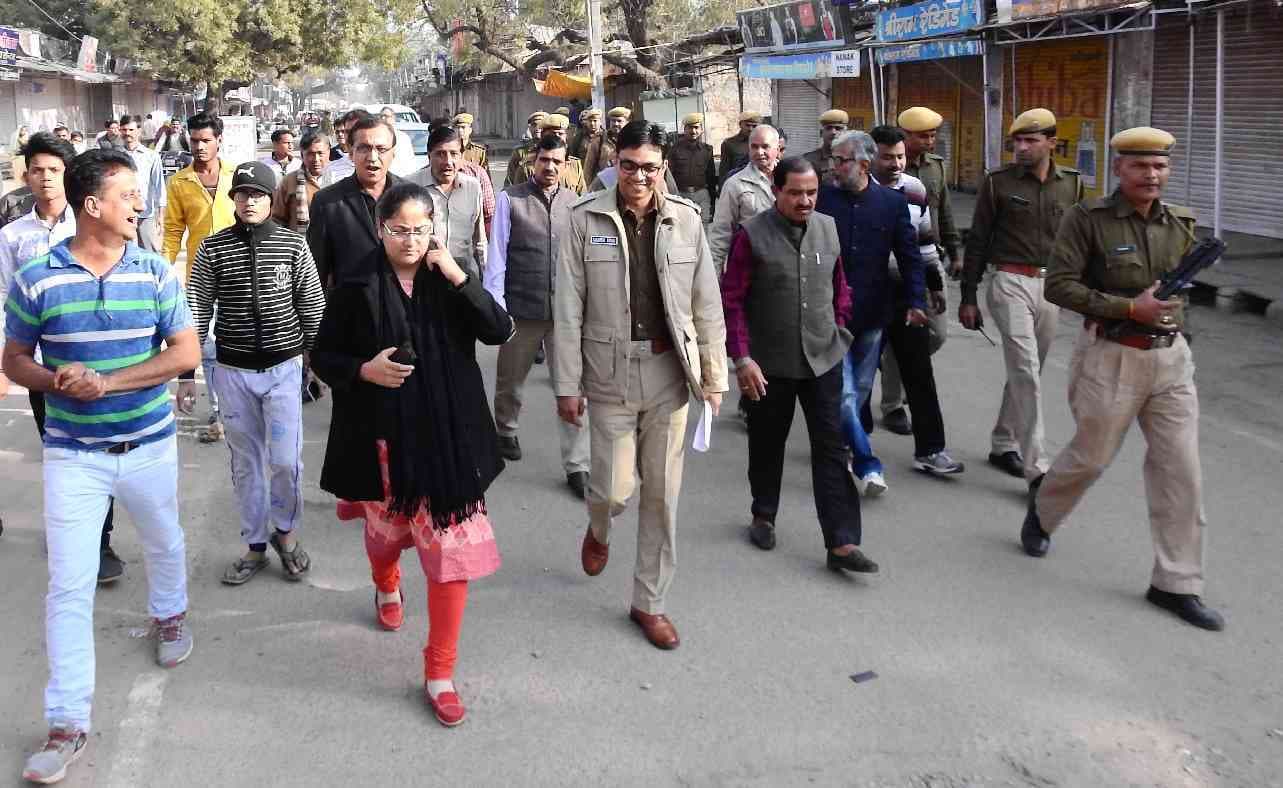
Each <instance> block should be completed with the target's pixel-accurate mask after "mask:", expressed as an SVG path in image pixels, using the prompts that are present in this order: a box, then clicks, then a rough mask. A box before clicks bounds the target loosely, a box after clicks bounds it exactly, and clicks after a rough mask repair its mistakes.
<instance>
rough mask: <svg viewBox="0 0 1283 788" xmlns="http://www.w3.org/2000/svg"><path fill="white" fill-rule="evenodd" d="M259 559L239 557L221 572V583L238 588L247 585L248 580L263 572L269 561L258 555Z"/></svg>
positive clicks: (263, 555) (264, 556) (265, 557)
mask: <svg viewBox="0 0 1283 788" xmlns="http://www.w3.org/2000/svg"><path fill="white" fill-rule="evenodd" d="M260 555H261V556H262V557H261V558H250V557H249V556H241V557H240V558H237V559H236V560H235V561H233V562H232V563H231V565H230V566H228V567H227V569H225V570H223V583H224V584H225V585H229V586H239V585H243V584H244V583H248V582H249V581H250V578H252V577H253V576H254V575H256V574H258V573H259V572H261V571H263V568H264V567H266V566H267V565H268V564H270V563H271V561H270V560H269V559H268V557H267V556H266V555H265V554H260Z"/></svg>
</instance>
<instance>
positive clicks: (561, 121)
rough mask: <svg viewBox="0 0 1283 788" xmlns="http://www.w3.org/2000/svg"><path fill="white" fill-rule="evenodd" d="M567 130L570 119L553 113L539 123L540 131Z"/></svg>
mask: <svg viewBox="0 0 1283 788" xmlns="http://www.w3.org/2000/svg"><path fill="white" fill-rule="evenodd" d="M568 128H570V118H568V117H566V116H565V115H562V114H560V113H553V114H552V115H549V116H548V117H546V118H544V119H543V120H542V121H541V122H540V123H539V130H540V131H547V130H548V129H568Z"/></svg>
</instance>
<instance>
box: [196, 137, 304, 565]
mask: <svg viewBox="0 0 1283 788" xmlns="http://www.w3.org/2000/svg"><path fill="white" fill-rule="evenodd" d="M275 188H276V174H275V173H274V172H273V171H272V169H271V168H270V167H269V166H268V165H266V164H264V163H263V162H261V161H250V162H246V163H244V164H242V165H240V166H239V167H237V168H236V170H235V174H234V175H233V176H232V187H231V189H230V193H229V196H230V197H231V199H232V203H233V204H234V205H235V208H236V223H235V224H233V225H232V226H231V227H228V228H227V229H225V230H221V231H219V232H217V233H214V234H213V235H211V236H210V237H208V238H206V239H205V240H204V241H202V242H201V245H200V247H199V248H198V249H197V250H196V262H195V264H194V265H193V266H192V277H191V281H190V282H189V283H188V285H187V293H188V298H189V299H190V301H191V308H192V317H193V319H194V320H195V323H196V333H197V335H198V336H199V337H200V338H201V341H202V342H203V341H204V340H205V335H206V334H207V333H208V331H209V321H210V317H211V316H212V315H213V314H214V307H215V305H217V307H218V337H217V338H216V340H215V345H216V348H217V353H218V364H217V365H215V366H214V367H213V368H212V373H213V378H212V380H211V385H213V386H214V388H215V390H217V392H218V395H219V403H220V407H221V408H222V412H223V424H224V427H225V429H226V431H227V448H228V449H230V450H231V453H232V489H233V490H234V491H235V493H236V498H237V502H238V504H239V506H240V514H241V538H242V540H243V541H244V542H245V544H246V545H248V551H247V552H246V553H245V554H244V555H243V556H240V557H238V558H236V559H235V560H234V561H232V563H231V564H230V565H229V566H228V567H227V569H226V570H225V571H224V572H223V582H224V583H226V584H227V585H241V584H242V583H245V582H247V581H248V580H249V579H250V578H252V577H253V576H254V575H256V574H258V573H259V572H260V571H261V570H262V569H263V568H264V567H266V566H267V564H268V558H267V546H268V544H271V546H272V547H273V548H274V549H275V550H276V552H277V554H278V555H279V557H280V559H281V565H282V568H283V570H284V574H285V577H286V579H288V580H301V579H302V576H303V573H304V572H306V571H307V570H308V568H309V566H310V564H311V562H310V560H309V559H308V555H307V553H305V552H303V548H302V547H301V546H299V544H298V541H297V537H296V532H297V528H298V525H299V524H300V520H301V519H302V516H303V440H302V434H303V400H302V398H301V397H300V396H299V391H300V390H301V389H302V386H303V358H302V357H303V352H304V351H305V350H307V349H308V348H310V347H311V346H312V342H313V341H315V339H316V332H317V330H318V329H319V328H320V326H321V314H322V313H323V312H324V311H325V293H324V291H323V290H322V289H321V280H320V277H319V276H318V275H317V272H316V264H315V263H313V262H312V253H311V251H310V250H309V249H308V247H307V243H306V242H305V241H304V239H303V237H302V236H301V235H299V234H298V233H295V232H293V231H291V230H288V229H286V228H285V227H284V226H282V225H280V224H277V223H276V222H275V221H273V220H272V218H271V216H272V192H273V191H275ZM184 407H187V408H189V407H190V404H189V403H185V402H183V401H180V402H179V408H180V409H182V408H184Z"/></svg>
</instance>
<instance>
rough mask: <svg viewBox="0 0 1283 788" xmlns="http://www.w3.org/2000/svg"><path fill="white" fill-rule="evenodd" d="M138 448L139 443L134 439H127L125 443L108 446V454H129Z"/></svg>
mask: <svg viewBox="0 0 1283 788" xmlns="http://www.w3.org/2000/svg"><path fill="white" fill-rule="evenodd" d="M136 448H138V444H136V443H134V442H133V441H125V442H123V443H117V444H115V445H112V446H108V447H107V453H108V454H128V453H129V452H131V451H133V450H134V449H136Z"/></svg>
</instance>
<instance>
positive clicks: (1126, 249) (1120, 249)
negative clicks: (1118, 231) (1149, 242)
mask: <svg viewBox="0 0 1283 788" xmlns="http://www.w3.org/2000/svg"><path fill="white" fill-rule="evenodd" d="M1134 251H1136V245H1135V244H1123V245H1122V246H1115V247H1114V248H1113V249H1110V250H1109V253H1110V254H1111V255H1120V254H1131V253H1132V252H1134Z"/></svg>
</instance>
